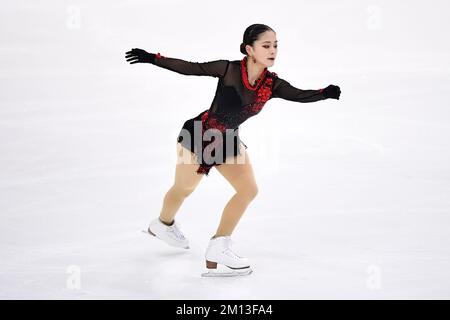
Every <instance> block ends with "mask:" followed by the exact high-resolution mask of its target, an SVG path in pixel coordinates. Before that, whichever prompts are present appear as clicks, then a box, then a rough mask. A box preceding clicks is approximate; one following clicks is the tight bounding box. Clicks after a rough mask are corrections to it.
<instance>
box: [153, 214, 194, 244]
mask: <svg viewBox="0 0 450 320" xmlns="http://www.w3.org/2000/svg"><path fill="white" fill-rule="evenodd" d="M147 232H148V233H149V234H150V235H152V236H154V237H156V238H158V239H161V240H162V241H164V242H165V243H167V244H168V245H171V246H173V247H177V248H183V249H189V240H188V239H186V237H185V236H184V234H183V233H182V232H181V230H180V225H179V223H177V222H175V221H174V223H173V224H172V225H171V226H167V225H165V224H164V223H162V222H161V220H160V219H159V217H158V218H156V219H155V220H153V221H152V222H150V225H149V227H148V229H147Z"/></svg>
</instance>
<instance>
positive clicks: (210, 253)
mask: <svg viewBox="0 0 450 320" xmlns="http://www.w3.org/2000/svg"><path fill="white" fill-rule="evenodd" d="M232 245H233V242H232V240H231V236H221V237H217V238H212V239H211V240H210V241H209V245H208V248H207V249H206V253H205V258H206V269H207V272H206V273H203V274H202V276H203V277H234V276H244V275H248V274H250V273H252V272H253V271H252V269H251V268H250V263H249V261H248V259H247V258H244V257H240V256H239V255H237V254H236V253H235V252H234V251H233V249H232Z"/></svg>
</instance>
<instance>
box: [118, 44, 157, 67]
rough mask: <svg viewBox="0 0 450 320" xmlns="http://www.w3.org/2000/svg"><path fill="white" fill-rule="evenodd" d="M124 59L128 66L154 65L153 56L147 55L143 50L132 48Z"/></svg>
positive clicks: (152, 54)
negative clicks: (138, 64) (137, 64)
mask: <svg viewBox="0 0 450 320" xmlns="http://www.w3.org/2000/svg"><path fill="white" fill-rule="evenodd" d="M125 58H126V59H127V61H128V62H130V64H133V63H138V62H139V63H154V62H155V54H154V53H149V52H147V51H145V50H142V49H138V48H133V49H132V50H131V51H128V52H127V53H126V56H125Z"/></svg>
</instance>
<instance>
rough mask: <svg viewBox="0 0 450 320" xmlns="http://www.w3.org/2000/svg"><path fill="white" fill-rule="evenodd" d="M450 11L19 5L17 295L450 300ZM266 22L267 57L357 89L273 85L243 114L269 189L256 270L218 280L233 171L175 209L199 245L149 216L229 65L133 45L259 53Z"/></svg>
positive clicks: (9, 180) (9, 228)
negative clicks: (331, 94)
mask: <svg viewBox="0 0 450 320" xmlns="http://www.w3.org/2000/svg"><path fill="white" fill-rule="evenodd" d="M198 8H201V10H199V9H198ZM449 9H450V3H449V2H448V1H444V0H437V1H432V5H431V4H430V2H426V1H409V2H408V3H406V2H405V1H399V0H397V1H387V0H385V1H377V0H375V1H366V0H364V1H356V0H355V1H339V2H336V1H331V0H329V1H324V0H321V1H314V3H312V2H311V1H277V2H273V1H267V0H260V1H250V2H248V1H247V2H242V1H234V0H233V1H228V2H227V5H226V6H223V5H219V3H215V2H210V1H194V2H191V1H188V2H187V1H181V0H177V1H173V0H169V1H114V2H110V1H105V0H102V1H95V2H92V1H87V0H83V1H42V0H35V1H31V0H28V1H14V2H5V3H4V4H3V5H2V10H1V11H0V21H1V22H0V23H1V28H0V38H1V45H0V68H1V70H0V85H1V90H0V219H1V220H0V298H1V299H255V300H256V299H449V298H450V275H449V270H450V217H449V214H450V165H449V164H450V139H449V138H450V103H449V91H450V43H449V41H448V39H447V38H448V35H447V33H448V32H449V30H450V21H449V19H448V11H449ZM253 23H264V24H267V25H269V26H271V27H272V28H273V29H274V30H275V31H276V33H277V39H278V41H279V47H278V55H277V61H276V62H275V65H274V66H273V67H270V69H269V70H271V71H274V72H276V73H277V74H278V75H279V76H280V77H282V78H284V79H286V80H288V81H289V82H290V83H291V84H292V85H294V86H296V87H298V88H301V89H317V88H323V87H325V86H327V85H328V84H335V85H339V86H340V88H341V90H342V94H341V98H340V100H331V99H328V100H325V101H319V102H315V103H296V102H292V101H287V100H282V99H272V100H270V101H268V102H267V103H266V105H265V106H264V109H263V110H262V111H261V113H260V114H258V115H257V116H255V117H252V118H251V119H249V120H248V121H246V122H245V123H243V124H242V125H241V126H240V136H241V138H242V140H243V141H244V142H245V144H246V145H247V146H248V149H247V152H248V154H249V156H250V159H251V161H252V163H253V167H254V171H255V174H256V179H257V183H258V187H259V193H258V195H257V197H256V198H255V199H254V201H253V202H252V203H251V204H250V206H249V207H248V209H247V211H246V212H245V214H244V216H243V217H242V219H241V221H240V223H239V225H238V226H237V228H236V230H235V232H234V234H233V239H234V241H235V243H236V245H235V247H236V249H237V250H238V252H240V253H242V255H244V256H246V257H248V258H249V259H250V260H251V263H252V267H253V270H254V272H253V274H251V275H250V276H247V277H237V278H220V279H211V278H202V277H201V276H200V274H201V273H202V272H203V271H204V252H205V249H206V245H207V244H208V241H209V238H210V237H211V236H212V235H213V234H214V232H215V231H216V228H217V225H218V223H219V219H220V216H221V213H222V210H223V208H224V206H225V205H226V203H227V202H228V200H229V199H230V198H231V197H232V196H233V194H234V190H233V188H232V187H231V186H230V185H229V184H228V182H227V181H226V180H225V179H224V178H223V177H222V176H221V175H220V173H219V172H218V171H217V170H215V169H212V170H211V173H210V175H209V176H208V177H204V178H203V179H202V181H201V182H200V185H199V186H198V187H197V189H196V190H195V191H194V192H193V193H192V194H191V195H190V196H189V197H188V198H187V199H186V200H185V202H184V203H183V205H182V207H181V209H180V211H179V212H178V214H177V219H178V221H179V222H180V223H181V226H182V228H183V231H184V233H185V234H186V235H187V236H188V237H189V239H190V241H191V249H190V250H182V249H176V248H172V247H169V246H168V245H166V244H165V243H162V242H160V241H158V240H157V239H155V238H152V237H150V236H149V235H148V234H145V233H143V232H142V230H144V229H146V228H147V226H148V223H149V222H150V220H152V219H154V218H155V217H157V216H158V215H159V212H160V210H161V206H162V200H163V197H164V195H165V193H166V192H167V190H168V189H169V188H170V186H171V185H172V183H173V180H174V174H175V165H176V137H177V135H178V133H179V131H180V129H181V126H182V125H183V123H184V121H185V120H187V119H189V118H191V117H194V116H195V115H197V114H199V113H200V112H201V111H203V110H206V109H208V108H209V106H210V103H211V99H212V98H213V97H214V92H215V89H216V85H217V79H216V78H212V77H200V76H185V75H181V74H178V73H175V72H171V71H169V70H165V69H162V68H158V67H157V66H154V65H149V64H133V65H130V64H129V63H127V62H126V60H125V52H126V51H128V50H130V49H131V48H142V49H145V50H147V51H149V52H153V53H156V52H160V53H161V54H162V55H165V56H168V57H176V58H180V59H184V60H187V61H195V62H203V61H210V60H216V59H228V60H237V59H242V58H243V55H242V54H241V53H240V52H239V45H240V43H241V42H242V34H243V32H244V30H245V28H246V27H247V26H249V25H250V24H253ZM446 39H447V40H446ZM173 88H176V91H175V92H176V94H174V93H173Z"/></svg>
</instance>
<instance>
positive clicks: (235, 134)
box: [177, 110, 247, 175]
mask: <svg viewBox="0 0 450 320" xmlns="http://www.w3.org/2000/svg"><path fill="white" fill-rule="evenodd" d="M205 112H208V110H205V111H202V112H201V113H200V114H198V115H197V116H195V117H194V118H191V119H188V120H187V121H186V122H185V123H184V124H183V127H182V128H181V130H180V133H179V134H178V137H177V141H178V142H179V143H181V145H182V146H183V147H185V148H186V149H188V150H190V151H191V152H192V153H194V154H195V155H196V156H197V159H201V161H199V162H198V164H199V165H200V167H199V168H198V170H197V173H198V174H205V175H208V174H209V171H210V169H211V168H212V167H213V166H217V165H221V164H223V163H225V162H226V159H227V158H228V157H232V156H237V155H240V154H241V151H240V143H242V144H243V145H244V147H245V149H247V145H246V144H245V143H244V142H243V141H242V140H241V139H240V137H239V127H238V128H235V129H232V130H227V131H226V132H225V133H221V137H222V140H221V141H222V142H223V143H220V144H218V147H217V148H216V149H214V148H211V149H210V150H211V151H212V152H211V156H212V157H215V151H216V150H219V152H220V153H221V154H222V157H219V159H211V160H212V161H208V160H207V159H205V156H204V155H205V154H206V153H205V152H204V150H205V148H206V147H207V146H208V145H209V144H210V143H212V142H214V141H215V137H214V136H213V137H212V138H211V140H209V139H208V140H207V139H206V138H202V134H201V130H202V128H203V129H204V123H203V122H202V116H204V115H205ZM196 123H197V132H195V130H194V128H195V124H196ZM205 140H206V141H205ZM207 152H208V151H207Z"/></svg>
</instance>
